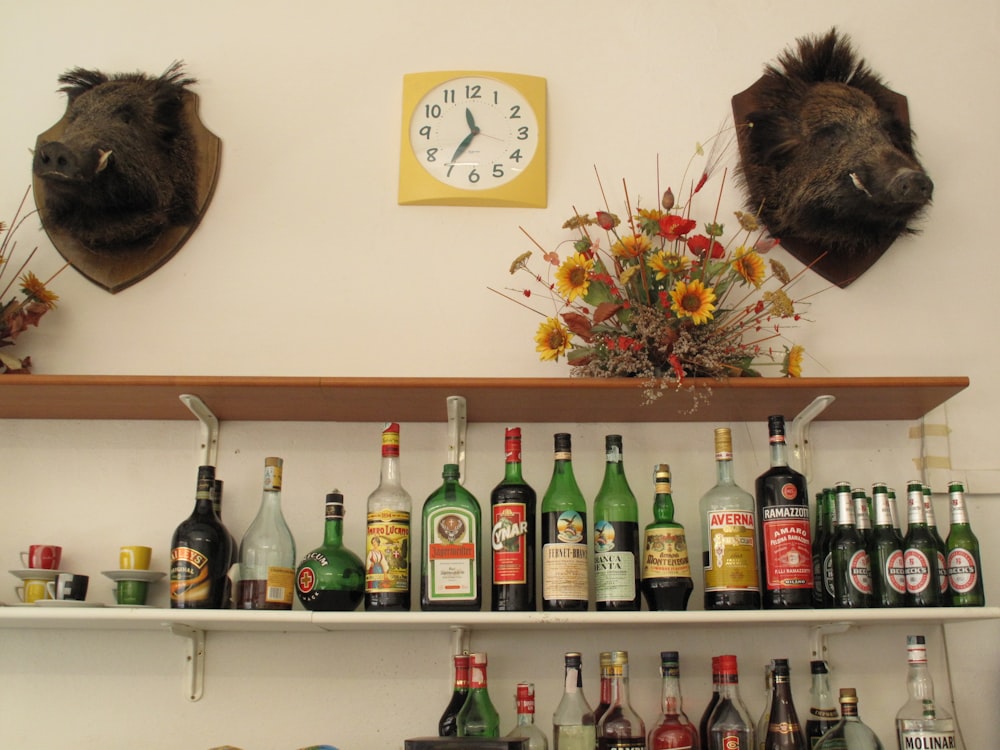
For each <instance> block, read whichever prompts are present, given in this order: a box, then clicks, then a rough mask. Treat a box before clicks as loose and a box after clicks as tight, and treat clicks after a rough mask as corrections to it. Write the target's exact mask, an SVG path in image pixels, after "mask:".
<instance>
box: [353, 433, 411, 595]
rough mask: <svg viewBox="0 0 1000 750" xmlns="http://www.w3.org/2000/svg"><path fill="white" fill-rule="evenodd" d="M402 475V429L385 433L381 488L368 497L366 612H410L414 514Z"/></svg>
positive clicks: (379, 485)
mask: <svg viewBox="0 0 1000 750" xmlns="http://www.w3.org/2000/svg"><path fill="white" fill-rule="evenodd" d="M412 505H413V499H412V498H411V497H410V493H409V492H407V491H406V490H405V489H404V488H403V484H402V480H401V479H400V471H399V425H398V424H397V423H396V422H389V423H387V424H386V425H385V427H384V428H383V429H382V461H381V465H380V467H379V482H378V487H376V488H375V490H374V491H373V492H372V493H371V494H370V495H369V496H368V523H367V527H366V530H365V611H367V612H371V611H380V612H409V611H410V510H411V508H412Z"/></svg>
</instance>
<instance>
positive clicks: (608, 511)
mask: <svg viewBox="0 0 1000 750" xmlns="http://www.w3.org/2000/svg"><path fill="white" fill-rule="evenodd" d="M604 447H605V455H606V463H605V465H604V481H603V482H602V483H601V488H600V489H599V490H598V491H597V497H596V498H595V499H594V592H595V593H594V597H595V599H596V601H597V610H598V611H609V610H614V611H638V610H639V608H640V607H641V606H642V599H641V596H640V593H639V576H640V573H641V566H642V564H641V561H640V559H639V554H640V552H639V505H638V503H636V500H635V495H633V494H632V489H631V488H630V487H629V486H628V480H627V479H626V478H625V467H624V465H623V464H622V436H621V435H608V436H606V437H605V439H604ZM643 734H644V735H645V733H643Z"/></svg>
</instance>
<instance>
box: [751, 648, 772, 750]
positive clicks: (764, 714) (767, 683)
mask: <svg viewBox="0 0 1000 750" xmlns="http://www.w3.org/2000/svg"><path fill="white" fill-rule="evenodd" d="M773 698H774V661H769V662H768V663H767V664H765V665H764V710H763V711H761V712H760V718H758V719H757V726H756V731H755V734H756V737H757V748H758V750H764V740H765V739H767V725H768V722H770V721H771V700H772V699H773Z"/></svg>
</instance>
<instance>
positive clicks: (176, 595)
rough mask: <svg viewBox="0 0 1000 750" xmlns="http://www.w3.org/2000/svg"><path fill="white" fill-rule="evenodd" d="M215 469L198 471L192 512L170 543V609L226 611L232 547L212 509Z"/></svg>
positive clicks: (178, 528)
mask: <svg viewBox="0 0 1000 750" xmlns="http://www.w3.org/2000/svg"><path fill="white" fill-rule="evenodd" d="M214 483H215V467H214V466H199V467H198V484H197V487H196V491H195V501H194V510H193V511H192V512H191V515H190V516H188V517H187V518H186V519H185V520H184V521H182V522H181V523H180V525H179V526H178V527H177V529H176V530H175V531H174V534H173V537H172V539H171V540H170V606H171V607H173V608H174V609H225V608H226V607H227V606H228V601H227V600H226V593H227V586H226V581H227V574H228V572H229V558H230V554H231V546H230V541H229V534H228V532H227V531H226V529H225V527H224V526H223V525H222V522H221V521H219V517H218V516H217V515H215V510H214V509H213V508H212V487H213V485H214Z"/></svg>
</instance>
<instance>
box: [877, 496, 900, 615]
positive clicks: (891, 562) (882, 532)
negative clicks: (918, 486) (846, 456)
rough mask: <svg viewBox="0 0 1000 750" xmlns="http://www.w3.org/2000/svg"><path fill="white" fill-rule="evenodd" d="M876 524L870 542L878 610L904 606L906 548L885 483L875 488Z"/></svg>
mask: <svg viewBox="0 0 1000 750" xmlns="http://www.w3.org/2000/svg"><path fill="white" fill-rule="evenodd" d="M872 501H873V503H874V505H875V525H874V528H873V529H872V537H871V541H870V542H869V543H868V558H869V560H870V562H871V566H872V582H873V584H874V585H873V588H874V589H875V591H874V599H875V606H876V607H902V606H903V605H904V602H905V600H906V568H905V567H904V565H903V547H902V544H901V543H900V540H899V537H897V536H896V531H895V529H893V528H892V511H891V510H890V504H889V488H888V487H887V486H886V485H885V484H884V483H882V482H876V483H875V484H873V485H872Z"/></svg>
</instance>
